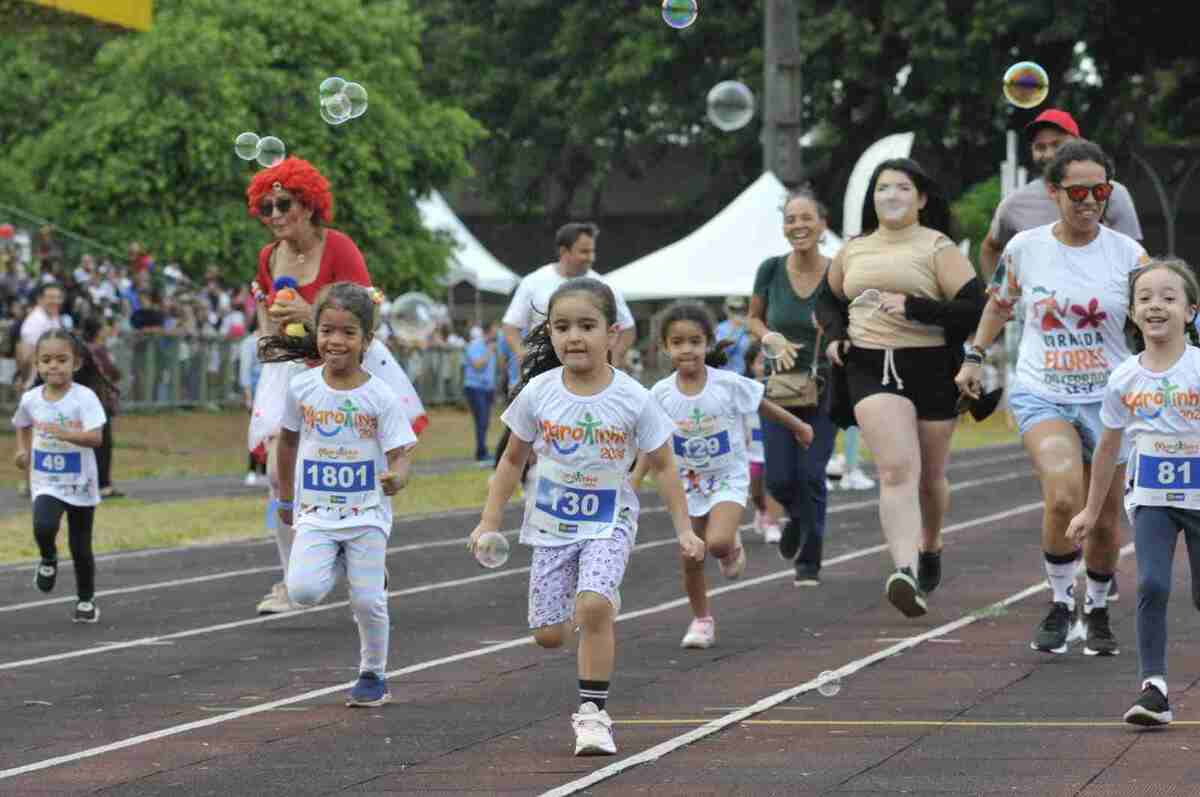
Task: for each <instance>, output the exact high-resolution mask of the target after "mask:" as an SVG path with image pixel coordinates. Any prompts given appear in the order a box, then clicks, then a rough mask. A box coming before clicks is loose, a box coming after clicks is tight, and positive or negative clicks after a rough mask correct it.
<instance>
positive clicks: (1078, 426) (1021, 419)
mask: <svg viewBox="0 0 1200 797" xmlns="http://www.w3.org/2000/svg"><path fill="white" fill-rule="evenodd" d="M1100 404H1101V402H1099V401H1092V402H1088V403H1086V404H1064V403H1060V402H1057V401H1053V400H1051V399H1048V398H1043V397H1041V396H1038V395H1035V394H1033V393H1029V392H1027V391H1023V390H1019V389H1018V390H1014V391H1013V392H1011V393H1009V396H1008V409H1009V411H1010V412H1012V414H1013V419H1014V420H1016V422H1017V429H1019V430H1020V432H1021V436H1022V437H1024V436H1025V434H1026V432H1028V431H1029V430H1030V429H1032V428H1033V427H1034V426H1036V425H1038V424H1039V423H1041V422H1042V421H1053V420H1059V421H1066V422H1067V423H1069V424H1071V426H1073V427H1075V431H1077V432H1079V442H1080V443H1081V444H1082V448H1083V462H1084V464H1085V465H1086V464H1091V461H1092V453H1093V452H1094V451H1095V450H1096V446H1097V445H1099V444H1100V435H1101V434H1103V433H1104V424H1103V423H1101V421H1100ZM1128 460H1129V440H1128V438H1126V437H1122V438H1121V451H1120V453H1119V454H1117V464H1118V465H1121V464H1124V463H1125V462H1127V461H1128Z"/></svg>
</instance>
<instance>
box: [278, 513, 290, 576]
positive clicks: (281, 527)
mask: <svg viewBox="0 0 1200 797" xmlns="http://www.w3.org/2000/svg"><path fill="white" fill-rule="evenodd" d="M294 536H295V532H294V531H292V527H291V526H290V525H288V524H287V523H284V522H283V521H282V520H280V521H279V522H277V523H276V524H275V547H276V548H278V549H279V564H281V565H282V566H283V578H284V580H287V569H288V561H289V560H290V559H291V558H292V540H293V539H294Z"/></svg>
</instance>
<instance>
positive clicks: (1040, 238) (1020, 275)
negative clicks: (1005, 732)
mask: <svg viewBox="0 0 1200 797" xmlns="http://www.w3.org/2000/svg"><path fill="white" fill-rule="evenodd" d="M1112 176H1113V168H1112V161H1110V160H1109V158H1108V156H1107V155H1105V153H1104V151H1103V150H1101V149H1100V147H1098V146H1096V145H1095V144H1093V143H1091V142H1090V141H1084V140H1082V139H1077V140H1073V141H1069V142H1067V143H1065V144H1063V145H1062V146H1060V147H1059V149H1058V151H1057V153H1055V155H1054V158H1053V159H1052V160H1051V161H1050V163H1049V164H1048V165H1047V166H1046V186H1047V189H1048V190H1049V192H1050V197H1051V198H1052V199H1053V200H1054V202H1055V204H1057V205H1058V211H1059V220H1058V221H1056V222H1054V223H1053V224H1047V225H1045V226H1043V227H1035V228H1033V229H1030V230H1026V231H1025V232H1021V233H1018V234H1017V235H1016V236H1015V237H1014V238H1013V239H1012V240H1011V241H1010V242H1009V243H1008V246H1007V247H1005V249H1004V255H1003V257H1002V258H1001V261H1000V264H999V266H998V267H997V269H996V272H995V274H994V275H993V276H992V286H991V291H990V292H991V298H990V299H989V301H988V304H987V307H986V308H985V309H984V312H983V318H982V319H981V320H980V322H979V328H978V329H977V330H976V333H975V338H974V342H973V343H969V344H968V350H967V353H966V362H965V363H964V364H963V367H962V369H961V370H960V371H959V374H958V377H957V378H956V379H955V381H956V382H957V384H958V385H959V389H960V390H962V391H963V393H964V395H972V396H977V395H978V394H979V392H980V365H981V363H982V362H983V352H984V351H986V350H987V348H988V347H989V346H991V345H992V342H993V341H994V340H995V339H996V336H997V335H998V334H999V332H1000V330H1001V328H1002V327H1003V325H1004V322H1005V320H1007V318H1008V316H1009V314H1010V311H1011V310H1012V308H1013V307H1014V305H1015V304H1016V302H1017V300H1018V299H1020V300H1021V305H1020V307H1021V310H1022V312H1023V316H1024V317H1023V319H1022V320H1023V323H1024V329H1023V334H1022V337H1021V345H1020V350H1019V353H1018V355H1017V368H1016V380H1015V381H1014V383H1013V384H1012V385H1011V387H1010V390H1009V397H1008V403H1009V409H1010V410H1011V411H1012V414H1013V417H1014V418H1015V420H1016V422H1017V427H1018V428H1019V429H1020V432H1021V440H1022V442H1023V443H1024V445H1025V450H1026V451H1027V452H1029V456H1030V458H1031V459H1032V460H1033V465H1034V469H1035V471H1036V473H1037V475H1038V478H1039V480H1040V481H1041V487H1042V497H1043V498H1044V499H1045V510H1044V512H1043V516H1042V552H1043V558H1044V560H1045V569H1046V576H1047V578H1048V580H1049V582H1050V587H1051V589H1052V590H1053V592H1054V595H1053V598H1052V599H1051V606H1050V611H1049V613H1048V614H1047V615H1046V618H1045V619H1044V620H1043V621H1042V622H1041V623H1040V624H1039V625H1038V628H1037V630H1036V631H1035V633H1034V639H1033V642H1032V643H1031V647H1032V648H1033V649H1034V650H1040V651H1043V652H1047V653H1065V652H1066V650H1067V645H1068V643H1069V642H1071V641H1074V640H1076V639H1080V638H1082V639H1085V647H1084V653H1085V654H1087V655H1091V656H1097V655H1098V656H1111V655H1113V654H1115V653H1116V652H1117V642H1116V639H1115V638H1114V637H1113V635H1112V631H1111V629H1110V627H1109V621H1108V609H1107V605H1106V604H1107V597H1108V589H1109V583H1110V581H1111V580H1112V576H1113V572H1114V571H1115V570H1116V565H1117V559H1118V557H1119V556H1120V533H1119V528H1118V523H1119V516H1120V510H1121V498H1122V493H1123V489H1122V488H1123V484H1124V466H1123V465H1118V467H1117V475H1116V476H1115V477H1114V479H1113V481H1112V484H1111V485H1110V487H1109V489H1108V494H1107V495H1106V497H1105V502H1104V509H1103V510H1102V512H1101V515H1100V518H1099V520H1098V522H1097V524H1096V530H1097V532H1098V533H1097V534H1094V535H1092V536H1090V537H1088V538H1087V540H1086V542H1085V544H1084V549H1083V552H1082V553H1083V558H1084V562H1085V564H1086V566H1087V597H1086V601H1084V602H1082V603H1083V613H1082V617H1081V619H1080V620H1079V621H1078V622H1076V621H1074V620H1073V616H1074V614H1075V608H1076V600H1075V571H1076V565H1077V562H1078V560H1079V557H1080V551H1079V549H1078V548H1076V546H1075V543H1074V542H1073V541H1071V540H1070V539H1068V538H1067V535H1066V532H1067V527H1068V524H1069V523H1070V521H1071V518H1072V517H1073V516H1074V514H1075V513H1076V512H1078V511H1079V510H1080V509H1081V508H1082V507H1083V505H1084V503H1085V502H1086V499H1087V488H1088V483H1089V479H1090V476H1091V461H1092V452H1093V451H1094V449H1095V446H1096V444H1097V442H1098V441H1099V439H1100V436H1101V434H1102V432H1103V426H1102V424H1101V422H1100V404H1101V401H1102V399H1103V393H1104V386H1105V384H1106V383H1107V382H1108V377H1109V375H1110V374H1111V373H1112V371H1113V369H1114V368H1116V366H1117V365H1119V364H1120V363H1121V362H1122V361H1123V360H1124V359H1125V358H1127V357H1128V356H1129V349H1128V347H1127V346H1126V343H1125V332H1124V330H1125V318H1126V315H1127V312H1128V304H1129V277H1130V274H1131V273H1132V272H1134V271H1135V270H1136V269H1138V268H1139V267H1140V266H1141V265H1143V264H1145V263H1147V262H1149V257H1148V256H1147V255H1146V252H1145V250H1144V249H1142V246H1141V244H1139V243H1138V242H1137V241H1135V240H1133V239H1132V238H1130V237H1129V236H1127V235H1124V234H1122V233H1119V232H1116V231H1115V230H1112V229H1110V228H1109V227H1106V226H1104V225H1103V224H1101V220H1102V219H1103V218H1104V211H1105V209H1106V206H1107V202H1108V198H1109V196H1110V195H1111V194H1112V188H1113V187H1112V183H1111V182H1110V180H1111V179H1112ZM1127 454H1128V452H1127V451H1123V452H1122V455H1121V458H1120V459H1119V460H1118V461H1119V462H1121V463H1124V462H1125V460H1126V458H1127Z"/></svg>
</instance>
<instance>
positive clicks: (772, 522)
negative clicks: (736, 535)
mask: <svg viewBox="0 0 1200 797" xmlns="http://www.w3.org/2000/svg"><path fill="white" fill-rule="evenodd" d="M742 375H743V376H745V377H747V378H748V379H753V380H755V381H756V382H762V381H764V380H766V378H767V358H766V355H764V354H763V350H762V344H761V343H759V342H758V341H754V342H753V343H751V344H750V345H749V346H748V347H747V348H746V372H745V373H744V374H742ZM745 417H746V455H747V456H748V457H749V459H750V503H752V504H754V530H755V531H757V532H758V533H759V534H761V535H762V538H763V542H765V543H767V544H768V545H775V544H777V543H778V542H779V538H780V537H782V536H783V531H782V529H781V526H780V521H781V520H782V519H783V507H782V506H780V504H779V502H778V501H776V500H775V499H774V498H772V497H771V494H770V493H769V492H767V490H766V487H765V485H764V484H763V480H764V477H765V475H766V474H765V471H766V463H767V452H766V447H765V446H764V445H763V429H762V418H761V417H759V414H758V413H757V412H752V413H750V414H749V415H747V416H745Z"/></svg>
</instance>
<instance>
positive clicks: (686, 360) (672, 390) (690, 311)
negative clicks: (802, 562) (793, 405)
mask: <svg viewBox="0 0 1200 797" xmlns="http://www.w3.org/2000/svg"><path fill="white" fill-rule="evenodd" d="M661 324H662V326H661V330H662V343H663V345H664V347H665V348H666V350H667V354H669V355H670V357H671V364H672V365H674V366H675V373H673V374H671V375H670V376H668V377H667V378H665V379H663V380H661V381H659V382H658V384H656V385H655V386H654V387H652V388H651V389H650V393H651V395H653V396H654V398H655V399H657V400H658V403H659V404H661V405H662V408H663V409H664V410H666V413H667V416H668V417H670V418H671V420H672V421H674V422H675V426H676V429H675V434H674V435H673V444H674V447H675V457H676V460H677V461H678V463H679V475H678V477H677V478H678V479H679V480H680V481H681V482H682V485H683V489H684V493H685V494H686V495H687V504H688V514H689V515H691V518H692V524H693V526H694V527H695V529H696V533H697V534H698V535H699V536H700V538H701V539H703V540H704V541H705V545H706V546H707V548H708V553H710V554H711V555H712V556H713V558H715V559H716V560H717V562H718V563H719V565H720V567H721V574H722V575H723V576H725V577H726V578H729V579H735V578H739V577H741V575H742V572H743V571H744V570H745V569H746V549H745V547H743V546H742V537H741V534H740V533H738V525H739V524H740V523H741V520H742V513H743V512H744V511H745V508H746V499H747V498H748V497H749V492H750V466H749V456H748V454H747V451H746V438H745V417H746V416H747V415H757V414H758V413H759V412H762V413H763V415H765V416H766V417H767V418H769V419H770V420H772V421H774V422H776V423H778V424H780V425H782V426H784V427H785V428H787V429H788V430H789V431H790V432H791V433H792V434H793V435H795V437H796V439H797V440H798V441H799V442H800V444H801V445H802V446H805V447H807V446H808V445H809V444H810V443H811V442H812V438H813V429H812V427H811V426H809V425H808V424H807V423H805V422H804V421H802V420H800V419H799V418H797V417H796V416H795V415H793V414H792V413H790V412H788V411H787V410H785V409H783V408H782V407H780V406H779V405H778V404H775V403H773V402H770V401H766V400H764V399H763V392H764V389H765V388H764V385H763V384H762V383H761V382H756V381H754V380H753V379H747V378H746V377H744V376H741V375H739V374H736V373H734V372H732V371H725V370H721V369H720V366H721V365H723V364H724V363H725V345H724V344H722V345H717V341H716V336H715V335H714V334H713V330H714V324H713V320H712V316H710V315H709V313H708V310H706V309H705V307H704V306H703V305H701V304H696V303H694V302H676V303H675V304H673V305H671V306H670V307H668V308H667V310H666V311H665V312H664V313H663V315H662V318H661ZM644 464H645V463H644V462H640V463H638V467H637V468H635V469H634V474H633V484H634V486H635V487H636V486H637V485H638V484H639V483H640V481H641V475H642V473H644ZM683 587H684V590H685V591H686V592H687V596H688V603H689V604H690V605H691V609H692V615H693V619H692V622H691V624H690V625H689V626H688V629H687V633H685V634H684V636H683V641H682V642H680V647H684V648H709V647H712V645H713V644H714V643H715V642H716V622H715V621H714V620H713V618H712V615H711V614H709V610H708V590H707V585H706V584H705V580H704V561H703V560H701V561H698V562H697V561H694V560H689V559H687V558H685V559H684V561H683Z"/></svg>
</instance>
